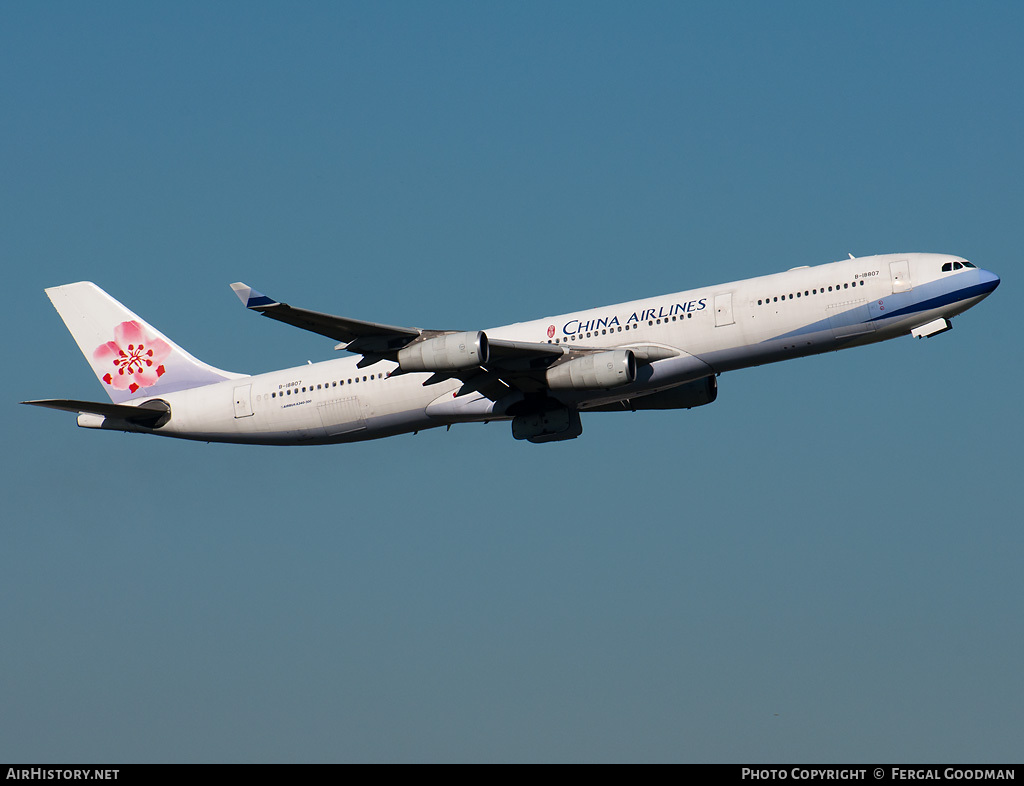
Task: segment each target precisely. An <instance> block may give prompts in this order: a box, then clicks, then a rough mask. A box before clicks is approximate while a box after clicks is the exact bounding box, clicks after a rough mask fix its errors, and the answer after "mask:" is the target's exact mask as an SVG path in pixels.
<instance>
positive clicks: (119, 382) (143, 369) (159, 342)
mask: <svg viewBox="0 0 1024 786" xmlns="http://www.w3.org/2000/svg"><path fill="white" fill-rule="evenodd" d="M170 354H171V345H170V344H168V343H167V342H166V341H164V340H163V339H159V338H151V337H150V336H148V335H146V331H145V330H143V329H142V325H140V324H139V323H138V322H136V321H135V320H132V321H131V322H122V323H121V324H120V325H118V326H117V327H116V328H114V340H113V341H108V342H107V343H106V344H101V345H100V346H98V347H96V351H95V352H93V353H92V357H93V360H95V361H96V362H97V363H98V364H99V366H100V367H101V368H106V369H107V373H106V374H104V375H103V377H102V379H103V381H104V382H105V383H106V384H108V385H110V386H111V387H112V388H114V390H125V389H127V390H128V391H129V392H130V393H134V392H135V391H137V390H138V389H139V388H147V387H149V386H150V385H152V384H153V383H154V382H156V381H157V379H159V378H160V377H162V376H163V375H164V372H165V371H166V370H167V369H166V368H164V366H163V360H164V359H165V358H166V357H167V356H168V355H170Z"/></svg>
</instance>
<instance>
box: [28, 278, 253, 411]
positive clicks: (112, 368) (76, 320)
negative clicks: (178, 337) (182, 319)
mask: <svg viewBox="0 0 1024 786" xmlns="http://www.w3.org/2000/svg"><path fill="white" fill-rule="evenodd" d="M46 294H47V296H48V297H49V298H50V302H52V303H53V306H54V308H56V309H57V313H58V314H60V318H61V319H63V320H64V324H65V325H67V328H68V330H69V331H71V335H72V336H73V337H74V339H75V341H76V342H77V344H78V348H79V349H80V350H82V354H83V355H85V359H86V360H88V361H89V365H90V366H92V370H93V371H94V372H95V374H96V378H97V379H98V380H99V381H100V384H102V385H103V389H104V390H106V391H107V395H108V396H110V400H111V401H113V402H114V403H115V404H120V403H122V402H125V401H131V400H132V399H137V398H143V397H149V396H158V395H161V394H163V393H173V392H174V391H176V390H186V389H188V388H194V387H200V386H202V385H210V384H212V383H214V382H222V381H223V380H225V379H235V378H237V377H242V376H245V375H244V374H234V373H232V372H230V371H222V370H220V369H219V368H214V367H213V366H209V365H207V364H206V363H203V362H202V361H201V360H198V359H197V358H194V357H193V356H192V355H190V354H189V353H188V352H186V351H185V350H184V349H182V348H181V347H179V346H178V345H177V344H175V343H174V342H173V341H171V340H170V339H169V338H167V336H165V335H164V334H163V333H161V332H160V331H159V330H157V329H156V328H154V327H152V326H151V325H149V324H147V323H146V322H145V321H144V320H142V319H141V318H140V317H139V316H138V315H137V314H134V313H133V312H132V311H130V310H129V309H127V308H125V307H124V306H123V305H121V304H120V303H118V302H117V301H116V300H114V298H112V297H111V296H110V295H108V294H107V293H106V292H104V291H103V290H102V289H100V288H99V287H98V286H96V285H95V284H93V283H92V282H90V281H79V282H78V283H77V284H65V285H64V286H59V287H50V288H49V289H47V290H46Z"/></svg>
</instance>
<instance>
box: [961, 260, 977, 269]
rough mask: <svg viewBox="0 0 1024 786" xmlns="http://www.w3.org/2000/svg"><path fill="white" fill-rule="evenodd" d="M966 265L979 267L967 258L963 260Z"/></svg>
mask: <svg viewBox="0 0 1024 786" xmlns="http://www.w3.org/2000/svg"><path fill="white" fill-rule="evenodd" d="M963 263H964V267H977V265H975V264H974V263H973V262H968V261H967V260H966V259H965V260H963Z"/></svg>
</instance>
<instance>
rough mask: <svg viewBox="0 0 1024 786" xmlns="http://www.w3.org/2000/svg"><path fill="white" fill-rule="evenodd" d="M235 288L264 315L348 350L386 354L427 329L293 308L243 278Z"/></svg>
mask: <svg viewBox="0 0 1024 786" xmlns="http://www.w3.org/2000/svg"><path fill="white" fill-rule="evenodd" d="M231 288H232V289H233V290H234V291H235V294H236V295H238V299H239V300H241V301H242V303H244V304H245V307H246V308H249V309H252V310H253V311H258V312H259V313H260V314H262V315H263V316H265V317H270V318H271V319H276V320H277V321H278V322H286V323H287V324H289V325H295V327H300V328H302V329H303V330H309V331H311V332H313V333H319V334H320V335H321V336H327V337H328V338H333V339H334V340H335V341H340V342H341V343H342V345H343V346H339V347H338V349H347V350H349V351H350V352H359V353H368V352H369V353H375V354H384V353H387V352H390V351H393V350H398V349H400V348H402V347H404V346H405V345H406V344H409V343H410V342H412V341H414V340H415V339H417V338H419V337H420V335H422V334H423V332H424V331H422V330H420V329H419V328H407V327H396V326H394V325H382V324H379V323H377V322H363V321H362V320H359V319H347V318H346V317H336V316H332V315H331V314H321V313H320V312H319V311H307V310H306V309H304V308H293V307H292V306H289V305H288V304H287V303H278V302H277V301H276V300H273V299H272V298H269V297H267V296H266V295H264V294H263V293H262V292H257V291H256V290H255V289H253V288H252V287H250V286H247V285H246V284H243V283H242V282H241V281H238V282H236V283H234V284H232V285H231Z"/></svg>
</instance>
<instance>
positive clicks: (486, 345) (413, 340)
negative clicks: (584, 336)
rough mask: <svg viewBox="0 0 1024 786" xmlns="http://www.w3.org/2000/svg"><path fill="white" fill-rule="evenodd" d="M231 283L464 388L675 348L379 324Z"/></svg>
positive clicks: (542, 378) (373, 356)
mask: <svg viewBox="0 0 1024 786" xmlns="http://www.w3.org/2000/svg"><path fill="white" fill-rule="evenodd" d="M231 288H232V289H233V290H234V291H235V294H236V295H238V298H239V300H241V301H242V303H244V304H245V307H246V308H249V309H251V310H253V311H258V312H259V313H261V314H263V316H265V317H270V318H271V319H276V320H278V321H279V322H285V323H287V324H289V325H294V326H295V327H300V328H302V329H303V330H309V331H311V332H313V333H319V334H320V335H322V336H327V337H328V338H333V339H335V340H336V341H339V342H341V343H340V344H338V346H336V347H335V349H346V350H348V351H350V352H356V353H358V354H361V355H363V359H361V360H360V361H359V365H360V366H366V365H372V364H373V363H376V362H378V361H380V360H392V361H395V362H397V363H398V364H399V369H397V370H396V371H394V372H392V373H393V374H401V373H406V372H410V371H418V372H422V371H429V372H432V375H431V376H430V377H429V378H428V379H427V380H426V381H424V383H423V384H424V385H430V384H432V383H435V382H440V381H442V380H444V379H450V378H452V377H455V378H457V379H461V380H462V381H463V382H464V383H466V384H465V385H464V386H463V388H462V390H463V391H464V392H468V391H470V390H480V391H481V392H484V391H485V390H490V391H497V390H498V388H497V387H495V386H502V385H503V386H504V387H505V388H509V387H514V388H518V389H519V390H522V391H523V392H526V393H533V392H538V391H542V390H545V389H546V388H548V387H549V382H550V380H549V378H548V373H547V372H548V369H549V368H550V367H551V366H553V365H556V364H557V363H560V362H564V361H572V360H576V359H579V358H582V357H585V356H586V355H593V354H595V353H602V352H616V353H618V354H623V353H626V354H630V355H631V356H632V358H633V359H632V360H630V361H629V363H630V364H632V363H635V362H639V363H652V362H654V361H656V360H661V359H663V358H665V357H670V356H672V355H674V354H678V353H674V352H671V351H669V350H665V349H664V348H662V347H636V348H628V349H623V348H614V347H573V348H572V349H570V348H569V347H566V346H565V345H562V344H542V343H535V342H529V341H508V340H505V339H490V338H488V337H487V336H486V335H485V334H484V333H483V332H481V331H477V332H467V333H461V332H459V331H454V330H423V329H421V328H409V327H397V326H395V325H383V324H380V323H377V322H364V321H362V320H358V319H349V318H347V317H336V316H332V315H330V314H322V313H320V312H318V311H307V310H306V309H302V308H293V307H292V306H289V305H288V304H287V303H280V302H278V301H276V300H273V299H272V298H269V297H267V296H266V295H264V294H263V293H261V292H258V291H256V290H255V289H253V288H252V287H250V286H248V285H247V284H243V283H241V282H237V283H234V284H232V285H231ZM627 365H628V364H627ZM485 395H486V393H485Z"/></svg>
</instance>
